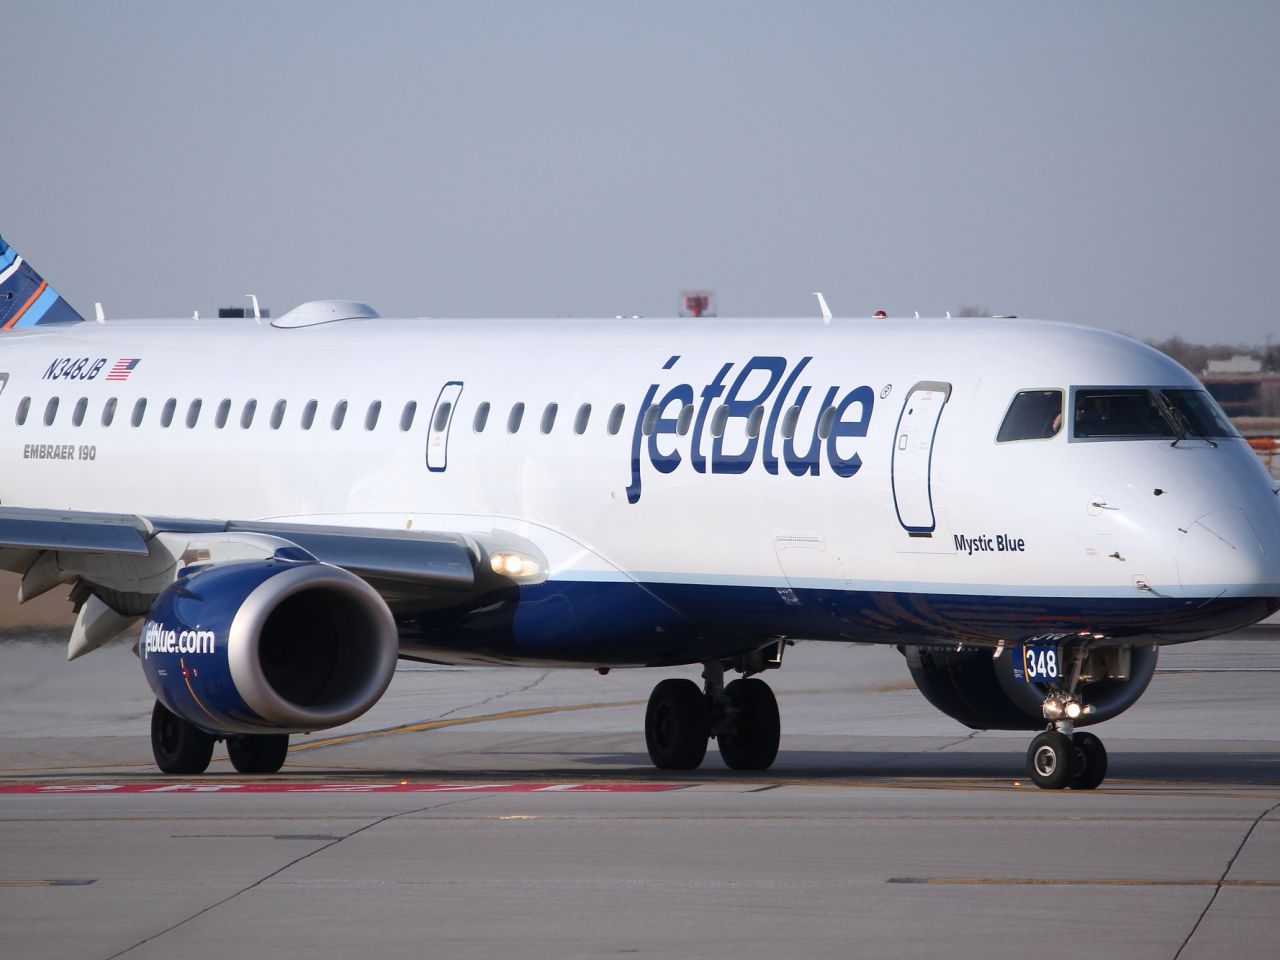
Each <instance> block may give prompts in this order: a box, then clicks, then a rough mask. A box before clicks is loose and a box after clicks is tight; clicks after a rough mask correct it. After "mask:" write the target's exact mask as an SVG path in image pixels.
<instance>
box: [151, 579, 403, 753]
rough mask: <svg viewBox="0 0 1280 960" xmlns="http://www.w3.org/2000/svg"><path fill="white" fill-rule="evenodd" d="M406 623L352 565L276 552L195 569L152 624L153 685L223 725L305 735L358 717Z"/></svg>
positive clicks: (187, 711) (160, 695)
mask: <svg viewBox="0 0 1280 960" xmlns="http://www.w3.org/2000/svg"><path fill="white" fill-rule="evenodd" d="M398 649H399V647H398V642H397V637H396V626H395V621H394V619H393V618H392V616H391V611H390V610H388V609H387V605H386V603H385V602H384V601H383V600H382V598H381V597H380V596H378V594H377V592H376V591H375V590H374V589H373V588H372V587H370V586H369V585H368V584H367V583H365V582H364V581H363V580H361V579H360V578H359V577H357V576H355V575H354V574H352V573H348V572H347V571H346V570H343V569H342V568H340V567H335V566H332V565H330V564H326V563H319V562H317V561H315V560H311V559H307V560H293V559H286V558H283V557H276V558H272V559H269V560H251V561H244V562H235V563H220V564H214V565H211V566H206V567H197V568H192V569H190V570H188V571H183V573H182V575H180V576H179V577H178V579H177V580H175V581H174V582H173V583H172V584H170V586H169V587H168V588H167V589H166V590H165V591H164V592H163V593H162V594H160V596H159V598H157V600H156V602H155V604H154V605H153V606H152V608H151V612H150V613H149V614H148V616H147V620H146V623H145V624H144V625H143V628H142V637H141V639H140V641H139V644H138V656H139V658H140V659H141V660H142V669H143V672H144V673H145V674H146V677H147V683H148V684H150V686H151V690H152V692H153V693H155V695H156V699H158V700H159V701H160V702H161V703H163V704H164V705H165V706H166V707H168V708H169V709H170V710H171V711H173V712H174V713H176V714H177V715H178V716H180V717H183V718H184V719H186V720H189V721H190V722H192V723H194V724H195V725H196V726H199V727H202V728H204V729H206V730H209V731H211V732H214V733H266V732H276V733H280V732H289V733H300V732H305V731H310V730H324V729H326V728H328V727H335V726H337V725H338V724H341V723H346V722H347V721H348V720H353V719H354V718H356V717H358V716H360V714H362V713H364V712H365V711H366V710H368V709H369V708H370V707H371V706H373V704H374V703H376V702H377V700H378V698H379V697H381V696H382V693H383V691H385V690H386V688H387V684H388V683H390V682H391V676H392V674H393V673H394V671H395V665H396V655H397V652H398Z"/></svg>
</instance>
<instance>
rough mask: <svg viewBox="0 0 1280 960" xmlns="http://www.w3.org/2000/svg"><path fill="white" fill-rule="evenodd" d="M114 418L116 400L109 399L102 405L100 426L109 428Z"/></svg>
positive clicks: (113, 398)
mask: <svg viewBox="0 0 1280 960" xmlns="http://www.w3.org/2000/svg"><path fill="white" fill-rule="evenodd" d="M115 418H116V398H115V397H110V398H108V400H107V402H106V403H104V404H103V405H102V425H103V426H104V427H109V426H111V424H112V422H113V421H114V420H115Z"/></svg>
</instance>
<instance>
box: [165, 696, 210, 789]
mask: <svg viewBox="0 0 1280 960" xmlns="http://www.w3.org/2000/svg"><path fill="white" fill-rule="evenodd" d="M213 743H214V736H213V734H211V733H205V732H204V731H203V730H201V729H200V728H199V727H197V726H196V725H195V724H193V723H189V722H187V721H186V720H183V719H182V718H181V717H180V716H178V715H177V714H176V713H173V712H172V711H171V710H169V708H168V707H166V706H165V705H164V704H162V703H160V701H158V700H157V701H156V705H155V707H154V708H153V709H152V711H151V753H152V755H153V756H154V757H155V758H156V766H157V767H159V768H160V770H161V771H162V772H163V773H204V772H205V771H206V770H207V769H209V761H210V759H212V758H213Z"/></svg>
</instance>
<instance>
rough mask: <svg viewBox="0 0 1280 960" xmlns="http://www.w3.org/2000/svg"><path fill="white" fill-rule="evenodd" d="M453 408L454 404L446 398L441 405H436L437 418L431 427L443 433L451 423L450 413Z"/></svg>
mask: <svg viewBox="0 0 1280 960" xmlns="http://www.w3.org/2000/svg"><path fill="white" fill-rule="evenodd" d="M452 410H453V404H452V403H450V402H449V401H448V400H446V401H445V402H444V403H442V404H440V406H438V407H436V419H435V422H434V423H432V424H431V429H432V430H434V431H435V432H436V433H441V432H443V431H444V428H445V427H447V426H448V425H449V413H450V411H452Z"/></svg>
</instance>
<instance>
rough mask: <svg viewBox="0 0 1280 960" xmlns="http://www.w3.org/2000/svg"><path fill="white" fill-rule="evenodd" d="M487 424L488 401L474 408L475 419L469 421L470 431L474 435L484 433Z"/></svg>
mask: <svg viewBox="0 0 1280 960" xmlns="http://www.w3.org/2000/svg"><path fill="white" fill-rule="evenodd" d="M488 422H489V401H488V400H486V401H485V402H484V403H482V404H480V406H478V407H476V416H475V419H474V420H472V421H471V429H472V431H474V432H475V433H484V426H485V424H486V423H488Z"/></svg>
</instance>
